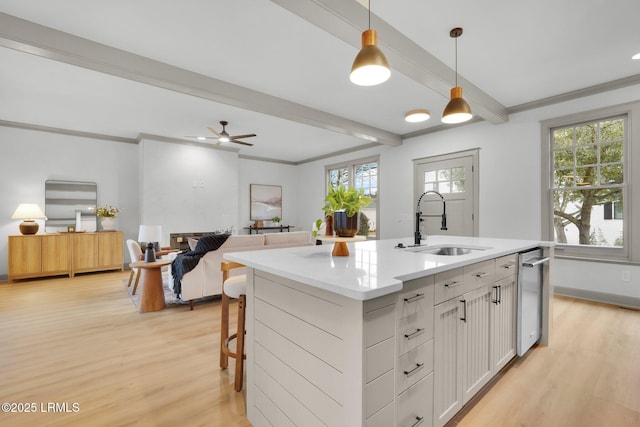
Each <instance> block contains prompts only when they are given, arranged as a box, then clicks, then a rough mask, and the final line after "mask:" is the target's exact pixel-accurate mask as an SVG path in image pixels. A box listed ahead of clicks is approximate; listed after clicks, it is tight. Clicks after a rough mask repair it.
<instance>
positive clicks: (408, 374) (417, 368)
mask: <svg viewBox="0 0 640 427" xmlns="http://www.w3.org/2000/svg"><path fill="white" fill-rule="evenodd" d="M422 368H424V363H416V367H415V368H413V369H412V370H410V371H404V374H405V375H406V376H407V377H410V376H411V375H413V374H415V373H416V372H418V371H419V370H420V369H422Z"/></svg>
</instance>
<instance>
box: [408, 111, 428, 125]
mask: <svg viewBox="0 0 640 427" xmlns="http://www.w3.org/2000/svg"><path fill="white" fill-rule="evenodd" d="M429 117H431V113H429V110H411V111H407V112H406V114H405V115H404V120H405V121H407V122H409V123H420V122H425V121H427V120H429Z"/></svg>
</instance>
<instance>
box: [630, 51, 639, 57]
mask: <svg viewBox="0 0 640 427" xmlns="http://www.w3.org/2000/svg"><path fill="white" fill-rule="evenodd" d="M631 59H640V52H638V53H636V54H635V55H633V56H632V57H631Z"/></svg>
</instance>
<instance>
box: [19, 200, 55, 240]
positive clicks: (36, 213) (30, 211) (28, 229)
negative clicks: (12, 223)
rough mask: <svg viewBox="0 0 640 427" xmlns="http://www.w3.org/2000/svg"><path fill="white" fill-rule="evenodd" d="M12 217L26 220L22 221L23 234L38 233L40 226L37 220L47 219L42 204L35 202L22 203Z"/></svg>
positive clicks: (21, 230) (21, 229)
mask: <svg viewBox="0 0 640 427" xmlns="http://www.w3.org/2000/svg"><path fill="white" fill-rule="evenodd" d="M11 218H12V219H23V220H24V221H22V222H21V223H20V232H21V233H22V234H36V233H37V232H38V229H39V228H40V226H39V225H38V223H37V222H36V221H35V220H36V219H47V217H46V216H45V215H44V214H43V213H42V209H40V206H38V205H37V204H35V203H20V204H19V205H18V207H17V209H16V211H15V212H14V213H13V215H11Z"/></svg>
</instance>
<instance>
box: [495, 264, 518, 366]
mask: <svg viewBox="0 0 640 427" xmlns="http://www.w3.org/2000/svg"><path fill="white" fill-rule="evenodd" d="M517 290H518V287H517V285H516V276H511V277H507V278H505V279H502V280H500V281H498V282H496V284H495V285H494V287H493V297H492V304H491V305H492V310H491V315H492V318H491V327H492V334H491V350H492V356H491V360H492V364H493V373H494V374H496V373H497V372H498V371H499V370H500V369H502V368H503V367H504V366H505V365H506V364H507V363H508V362H509V361H510V360H511V359H512V358H513V357H514V356H515V355H516V308H517Z"/></svg>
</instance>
